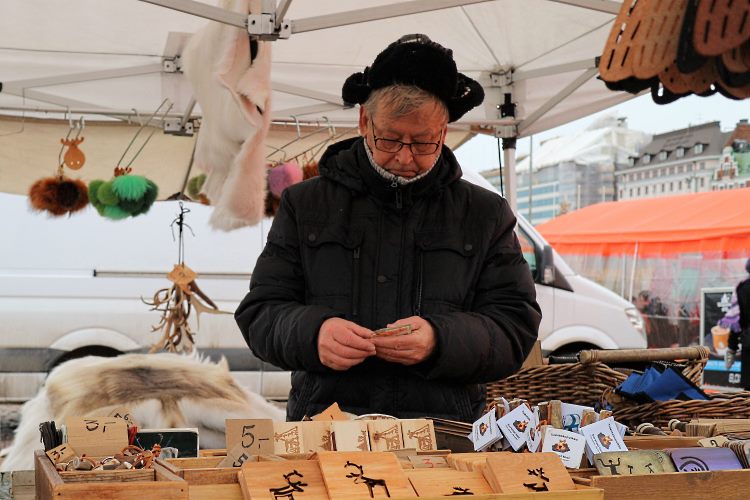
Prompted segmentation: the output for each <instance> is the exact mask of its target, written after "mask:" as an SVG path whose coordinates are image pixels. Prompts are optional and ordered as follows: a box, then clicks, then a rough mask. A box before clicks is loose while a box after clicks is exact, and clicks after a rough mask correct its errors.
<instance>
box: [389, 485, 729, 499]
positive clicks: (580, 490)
mask: <svg viewBox="0 0 750 500" xmlns="http://www.w3.org/2000/svg"><path fill="white" fill-rule="evenodd" d="M409 498H410V499H412V500H413V497H409ZM419 498H421V499H425V500H445V499H446V498H450V497H444V496H438V497H419ZM471 498H473V499H475V500H533V499H539V500H564V499H569V500H602V499H603V498H604V491H602V490H601V489H600V488H594V487H590V486H585V485H580V484H577V485H576V489H575V490H571V491H542V492H539V493H493V494H490V495H472V496H471ZM629 498H635V497H629ZM717 498H718V497H717ZM391 500H406V498H404V497H391ZM660 500H661V499H660Z"/></svg>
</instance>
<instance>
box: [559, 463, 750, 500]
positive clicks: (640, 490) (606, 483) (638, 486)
mask: <svg viewBox="0 0 750 500" xmlns="http://www.w3.org/2000/svg"><path fill="white" fill-rule="evenodd" d="M591 472H593V473H594V474H595V473H596V470H595V469H585V470H581V471H579V473H580V474H581V476H582V477H578V478H576V479H575V480H576V482H578V483H579V484H581V483H585V484H586V485H589V486H592V487H594V488H601V489H602V490H604V498H605V499H615V498H658V499H659V500H671V499H674V500H683V499H696V500H703V499H706V498H721V499H722V500H724V499H726V498H737V499H740V498H742V499H744V498H747V485H748V484H750V469H743V470H721V471H709V472H670V473H666V474H649V475H641V476H598V475H591V476H589V477H585V476H586V475H588V474H589V473H591ZM573 474H575V473H573Z"/></svg>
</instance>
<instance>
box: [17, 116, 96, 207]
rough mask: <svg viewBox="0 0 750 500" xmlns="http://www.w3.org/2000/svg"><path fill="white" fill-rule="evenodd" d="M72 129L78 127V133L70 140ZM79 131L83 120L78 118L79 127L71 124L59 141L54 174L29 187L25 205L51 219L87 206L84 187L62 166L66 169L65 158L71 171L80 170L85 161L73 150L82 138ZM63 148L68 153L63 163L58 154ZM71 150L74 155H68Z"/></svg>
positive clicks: (76, 149)
mask: <svg viewBox="0 0 750 500" xmlns="http://www.w3.org/2000/svg"><path fill="white" fill-rule="evenodd" d="M75 128H78V133H77V134H76V136H75V137H74V138H73V139H70V134H71V132H72V131H73V130H74V129H75ZM82 131H83V118H81V119H80V121H79V125H75V126H74V125H73V123H72V122H71V125H70V129H69V130H68V135H67V136H66V137H65V139H60V142H61V143H62V147H61V148H60V154H59V155H58V158H57V165H58V166H57V173H56V175H55V176H53V177H45V178H43V179H39V180H38V181H36V182H35V183H34V184H32V185H31V188H29V203H30V204H31V208H32V209H34V210H38V211H40V212H48V213H49V214H51V215H53V216H55V217H60V216H63V215H70V214H72V213H74V212H77V211H79V210H82V209H83V208H85V207H86V205H88V203H89V198H88V192H87V189H86V184H85V183H84V182H83V181H81V180H79V179H71V178H70V177H67V176H66V175H65V172H64V168H63V165H68V166H69V167H70V164H69V163H68V158H69V157H70V163H72V164H73V165H74V166H73V167H70V168H73V170H78V169H79V168H81V167H82V166H83V164H84V162H85V161H86V157H85V156H84V154H83V152H81V150H80V149H78V147H77V146H78V144H80V143H81V142H83V137H81V136H80V135H81V132H82ZM65 146H68V152H67V153H66V154H65V159H64V160H63V158H62V152H63V150H64V149H65ZM71 148H74V149H75V151H77V153H73V154H70V155H69V153H70V149H71Z"/></svg>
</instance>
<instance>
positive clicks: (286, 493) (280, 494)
mask: <svg viewBox="0 0 750 500" xmlns="http://www.w3.org/2000/svg"><path fill="white" fill-rule="evenodd" d="M292 476H297V477H298V478H300V479H302V478H303V477H304V476H303V475H302V474H301V473H300V472H297V469H294V470H293V471H292V472H290V473H289V474H284V479H286V486H281V487H279V488H269V489H268V491H270V492H271V494H272V495H273V498H274V499H275V500H279V499H280V498H287V499H289V500H294V492H295V491H297V492H299V493H302V492H304V491H305V490H304V488H302V487H303V486H307V483H303V482H302V481H299V480H297V481H292Z"/></svg>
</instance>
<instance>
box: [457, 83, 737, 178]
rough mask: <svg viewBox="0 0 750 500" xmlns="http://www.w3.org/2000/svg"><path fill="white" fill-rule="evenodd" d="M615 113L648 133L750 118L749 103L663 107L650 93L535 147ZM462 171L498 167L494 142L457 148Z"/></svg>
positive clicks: (685, 102)
mask: <svg viewBox="0 0 750 500" xmlns="http://www.w3.org/2000/svg"><path fill="white" fill-rule="evenodd" d="M612 112H616V113H617V116H624V117H626V118H627V123H628V127H630V128H632V129H636V130H642V131H644V132H647V133H650V134H659V133H662V132H668V131H670V130H675V129H680V128H685V127H687V126H688V125H698V124H700V123H706V122H710V121H717V120H718V121H720V122H721V129H722V130H724V131H727V130H732V129H733V128H734V126H735V125H736V124H737V122H738V121H739V120H740V119H741V118H748V119H750V100H744V101H735V100H731V99H727V98H726V97H724V96H722V95H719V94H715V95H712V96H710V97H698V96H695V95H692V96H689V97H683V98H682V99H678V100H677V101H675V102H672V103H670V104H666V105H659V104H656V103H654V102H653V100H652V99H651V95H650V94H646V95H643V96H639V97H636V98H635V99H631V100H629V101H627V102H625V103H623V104H620V105H617V106H614V107H612V108H609V109H607V110H605V111H600V112H599V113H596V114H593V115H590V116H587V117H585V118H581V119H579V120H576V121H574V122H570V123H568V124H565V125H562V126H560V127H556V128H554V129H550V130H548V131H546V132H542V133H540V134H537V135H535V136H533V140H534V148H538V147H539V145H540V143H541V142H542V141H544V140H546V139H550V138H552V137H558V136H564V135H569V134H574V133H576V132H579V131H582V130H584V129H585V128H586V127H587V126H589V125H590V124H591V123H592V122H593V121H595V120H596V119H597V118H599V117H601V116H602V115H604V114H609V113H612ZM529 145H530V139H529V138H528V137H525V138H522V139H519V140H518V143H517V155H522V154H523V155H526V154H528V152H529ZM455 153H456V157H457V158H458V161H459V163H460V164H461V168H463V169H465V170H472V171H475V172H480V171H482V170H488V169H491V168H497V166H498V154H497V139H495V138H494V137H489V136H483V135H478V136H476V137H474V138H473V139H471V140H469V141H468V142H467V143H466V144H464V145H463V146H461V147H459V148H458V149H457V150H456V151H455Z"/></svg>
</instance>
